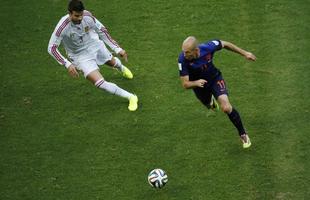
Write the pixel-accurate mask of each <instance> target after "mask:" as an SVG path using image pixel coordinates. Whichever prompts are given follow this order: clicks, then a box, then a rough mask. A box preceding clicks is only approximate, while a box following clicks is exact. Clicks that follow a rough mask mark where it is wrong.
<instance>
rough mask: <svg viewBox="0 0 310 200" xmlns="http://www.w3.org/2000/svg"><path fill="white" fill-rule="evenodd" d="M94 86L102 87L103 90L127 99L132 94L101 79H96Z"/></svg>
mask: <svg viewBox="0 0 310 200" xmlns="http://www.w3.org/2000/svg"><path fill="white" fill-rule="evenodd" d="M95 86H96V87H98V88H100V89H103V90H105V91H107V92H109V93H111V94H114V95H117V96H120V97H124V98H127V99H129V98H130V97H132V96H133V94H131V93H130V92H127V91H126V90H124V89H122V88H120V87H118V86H117V85H116V84H114V83H110V82H108V81H105V80H103V79H100V80H98V81H97V82H96V83H95Z"/></svg>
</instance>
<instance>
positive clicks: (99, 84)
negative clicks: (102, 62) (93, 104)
mask: <svg viewBox="0 0 310 200" xmlns="http://www.w3.org/2000/svg"><path fill="white" fill-rule="evenodd" d="M103 83H104V80H103V79H101V80H99V81H97V82H96V83H95V85H96V87H97V88H99V87H100V86H101V85H102V84H103Z"/></svg>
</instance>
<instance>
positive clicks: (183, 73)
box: [178, 58, 189, 76]
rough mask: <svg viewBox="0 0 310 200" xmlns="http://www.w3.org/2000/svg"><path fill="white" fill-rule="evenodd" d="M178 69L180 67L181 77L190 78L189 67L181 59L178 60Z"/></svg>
mask: <svg viewBox="0 0 310 200" xmlns="http://www.w3.org/2000/svg"><path fill="white" fill-rule="evenodd" d="M178 67H179V75H180V76H188V75H189V73H188V69H187V65H186V64H185V63H184V61H182V59H180V58H179V60H178Z"/></svg>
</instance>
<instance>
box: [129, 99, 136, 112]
mask: <svg viewBox="0 0 310 200" xmlns="http://www.w3.org/2000/svg"><path fill="white" fill-rule="evenodd" d="M137 109H138V97H137V96H136V95H133V96H131V97H130V98H129V105H128V110H129V111H136V110H137Z"/></svg>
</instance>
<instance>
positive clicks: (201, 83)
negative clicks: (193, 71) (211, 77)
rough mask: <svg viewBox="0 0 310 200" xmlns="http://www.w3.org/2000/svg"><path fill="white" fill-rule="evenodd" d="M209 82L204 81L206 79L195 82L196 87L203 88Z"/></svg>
mask: <svg viewBox="0 0 310 200" xmlns="http://www.w3.org/2000/svg"><path fill="white" fill-rule="evenodd" d="M207 82H208V81H206V80H204V79H199V80H197V81H195V85H196V86H197V87H201V88H203V87H204V85H205V84H206V83H207Z"/></svg>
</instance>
